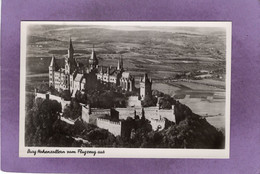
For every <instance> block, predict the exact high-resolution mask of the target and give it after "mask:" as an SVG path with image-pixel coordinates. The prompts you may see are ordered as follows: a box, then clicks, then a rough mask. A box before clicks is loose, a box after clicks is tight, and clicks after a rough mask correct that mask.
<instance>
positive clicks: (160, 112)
mask: <svg viewBox="0 0 260 174" xmlns="http://www.w3.org/2000/svg"><path fill="white" fill-rule="evenodd" d="M115 109H116V110H117V111H118V112H119V119H126V118H127V117H132V118H134V111H136V115H138V116H139V117H140V118H141V116H142V108H141V107H138V108H115ZM144 114H145V118H146V119H148V120H150V121H151V119H152V118H153V119H161V118H167V119H168V120H170V121H173V122H175V115H174V110H173V109H168V110H167V109H159V107H147V108H144Z"/></svg>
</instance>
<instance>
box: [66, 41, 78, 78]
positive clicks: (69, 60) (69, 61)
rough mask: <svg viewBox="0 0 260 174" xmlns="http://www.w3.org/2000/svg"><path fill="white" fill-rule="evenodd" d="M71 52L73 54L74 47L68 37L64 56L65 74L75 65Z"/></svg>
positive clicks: (69, 72) (71, 70)
mask: <svg viewBox="0 0 260 174" xmlns="http://www.w3.org/2000/svg"><path fill="white" fill-rule="evenodd" d="M73 54H74V48H73V45H72V41H71V38H70V43H69V48H68V56H67V57H66V58H65V74H71V73H72V72H73V70H74V69H75V67H76V65H77V63H76V61H75V60H74V58H73Z"/></svg>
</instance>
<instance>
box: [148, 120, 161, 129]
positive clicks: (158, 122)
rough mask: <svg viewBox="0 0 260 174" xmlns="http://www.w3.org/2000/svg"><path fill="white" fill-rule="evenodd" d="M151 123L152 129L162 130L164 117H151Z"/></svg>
mask: <svg viewBox="0 0 260 174" xmlns="http://www.w3.org/2000/svg"><path fill="white" fill-rule="evenodd" d="M150 121H151V125H152V129H153V130H162V129H164V128H165V119H154V118H151V120H150Z"/></svg>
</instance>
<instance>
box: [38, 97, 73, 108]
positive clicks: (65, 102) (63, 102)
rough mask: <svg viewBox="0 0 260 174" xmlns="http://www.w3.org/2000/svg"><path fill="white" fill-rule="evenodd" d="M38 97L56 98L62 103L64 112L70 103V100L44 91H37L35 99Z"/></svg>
mask: <svg viewBox="0 0 260 174" xmlns="http://www.w3.org/2000/svg"><path fill="white" fill-rule="evenodd" d="M36 98H42V99H47V98H49V99H50V100H55V101H57V102H58V103H60V104H61V109H62V112H63V111H64V109H65V107H66V106H68V105H70V101H66V100H64V99H63V98H61V97H59V96H56V95H52V94H42V93H35V99H36Z"/></svg>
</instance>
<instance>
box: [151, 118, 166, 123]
mask: <svg viewBox="0 0 260 174" xmlns="http://www.w3.org/2000/svg"><path fill="white" fill-rule="evenodd" d="M151 121H152V122H157V123H165V120H164V119H161V120H160V119H154V118H151Z"/></svg>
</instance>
